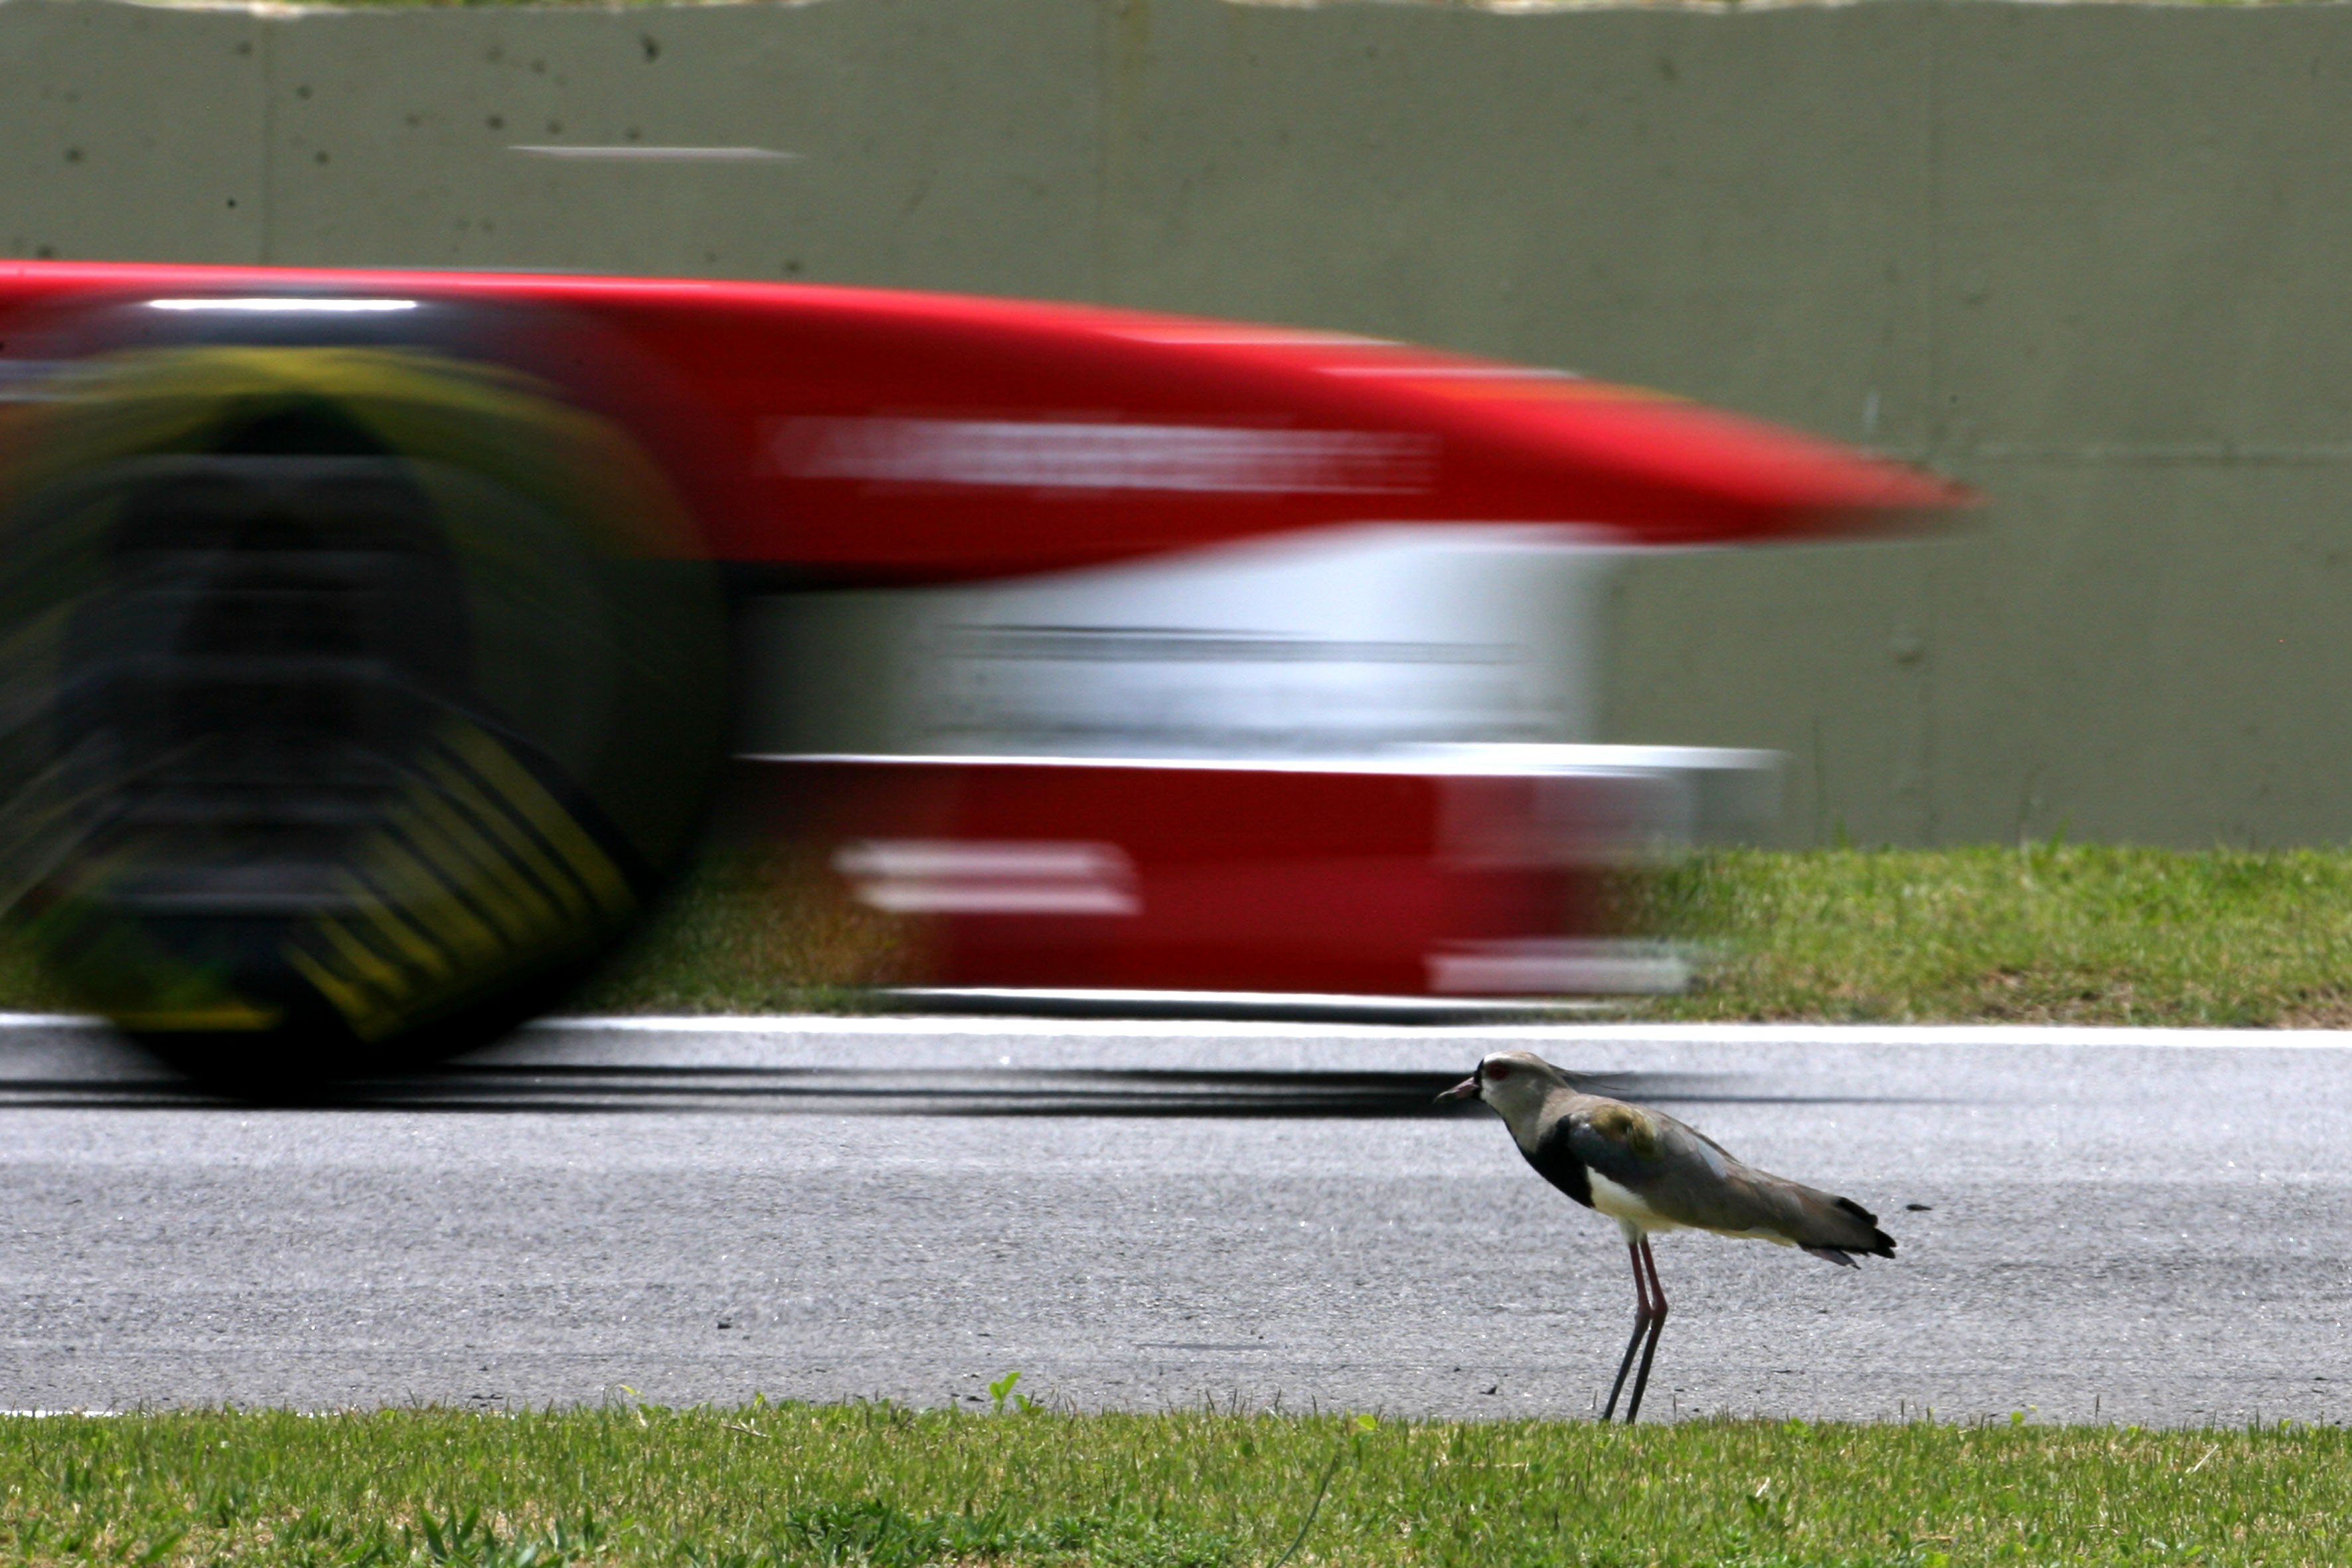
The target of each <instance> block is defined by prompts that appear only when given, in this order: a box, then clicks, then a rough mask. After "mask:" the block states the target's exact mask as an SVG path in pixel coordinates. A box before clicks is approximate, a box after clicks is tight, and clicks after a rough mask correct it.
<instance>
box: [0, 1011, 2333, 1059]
mask: <svg viewBox="0 0 2352 1568" xmlns="http://www.w3.org/2000/svg"><path fill="white" fill-rule="evenodd" d="M100 1026H101V1024H100V1020H98V1019H96V1018H88V1017H80V1016H75V1015H71V1014H58V1013H0V1031H5V1030H13V1029H90V1028H98V1027H100ZM530 1028H532V1029H534V1030H559V1031H563V1032H566V1033H614V1034H649V1035H800V1036H810V1035H818V1036H824V1035H839V1036H869V1037H875V1036H880V1037H888V1036H910V1035H928V1036H933V1037H940V1036H961V1037H983V1038H984V1037H1003V1038H1007V1039H1035V1038H1055V1039H1088V1038H1096V1039H1154V1038H1160V1039H1253V1040H1264V1039H1286V1038H1294V1037H1327V1038H1331V1037H1353V1038H1359V1039H1370V1038H1378V1039H1386V1040H1422V1039H1480V1040H1499V1039H1513V1040H1518V1039H1524V1040H1539V1041H1540V1040H1554V1041H1558V1040H1589V1041H1629V1042H1631V1041H1643V1042H1649V1043H1652V1044H1657V1045H1712V1046H1735V1045H1754V1046H1811V1045H1820V1046H1862V1045H1885V1046H2008V1047H2051V1046H2065V1047H2091V1046H2108V1047H2133V1048H2137V1049H2143V1050H2145V1049H2151V1048H2159V1049H2171V1050H2254V1051H2340V1050H2352V1029H2170V1028H2124V1027H2114V1026H2085V1025H2067V1024H1580V1023H1577V1022H1575V1021H1573V1020H1570V1021H1567V1022H1562V1023H1550V1024H1360V1023H1349V1022H1335V1023H1328V1024H1327V1023H1313V1022H1300V1021H1297V1020H1291V1019H1284V1020H1268V1021H1260V1020H1253V1019H1226V1018H1057V1017H1042V1018H1036V1017H1032V1018H1013V1017H990V1016H976V1015H972V1014H947V1015H942V1016H936V1017H929V1016H918V1015H908V1014H888V1015H860V1014H832V1013H776V1014H751V1015H729V1016H714V1015H709V1014H694V1015H687V1016H677V1017H658V1016H642V1017H636V1016H632V1017H604V1018H541V1019H540V1020H539V1021H538V1022H536V1023H534V1024H532V1025H530Z"/></svg>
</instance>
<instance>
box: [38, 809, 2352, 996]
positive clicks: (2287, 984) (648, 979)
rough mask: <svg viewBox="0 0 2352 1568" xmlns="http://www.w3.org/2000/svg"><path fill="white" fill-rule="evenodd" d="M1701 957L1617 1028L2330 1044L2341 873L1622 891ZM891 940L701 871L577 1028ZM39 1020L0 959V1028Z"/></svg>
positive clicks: (2047, 873)
mask: <svg viewBox="0 0 2352 1568" xmlns="http://www.w3.org/2000/svg"><path fill="white" fill-rule="evenodd" d="M1622 896H1623V900H1624V904H1625V914H1626V918H1627V920H1628V921H1629V922H1631V923H1633V924H1634V925H1636V926H1638V927H1641V928H1643V929H1646V930H1650V931H1658V932H1661V933H1664V934H1668V935H1672V936H1675V937H1678V938H1681V939H1684V940H1685V941H1688V942H1693V943H1695V944H1696V945H1697V946H1698V947H1700V948H1701V949H1702V950H1704V951H1706V952H1709V953H1711V954H1712V955H1713V956H1712V959H1711V961H1710V962H1708V963H1706V965H1705V966H1704V967H1703V970H1702V973H1701V975H1700V979H1699V983H1698V984H1696V986H1695V987H1694V988H1693V989H1692V990H1691V991H1690V992H1689V993H1688V994H1684V995H1681V996H1673V997H1664V998H1659V999H1656V1000H1652V1001H1643V1002H1639V1003H1631V1004H1628V1005H1625V1006H1624V1007H1623V1008H1622V1009H1621V1011H1622V1014H1623V1016H1629V1017H1643V1018H1669V1019H1690V1020H1706V1019H1768V1020H1769V1019H1778V1020H1795V1019H1823V1020H1830V1021H1850V1022H1917V1023H1933V1022H1983V1021H1991V1022H2018V1023H2031V1022H2062V1023H2076V1024H2143V1025H2149V1024H2153V1025H2208V1026H2239V1027H2269V1026H2316V1025H2327V1026H2352V850H2342V849H2292V850H2277V851H2259V852H2258V851H2242V850H2225V849H2212V850H2198V851H2189V850H2175V849H2148V848H2137V847H2128V846H2111V845H2046V844H2045V845H2029V846H2026V847H2021V848H2013V847H1969V848H1958V849H1829V850H1812V851H1799V852H1777V851H1764V850H1738V851H1729V852H1725V853H1721V854H1716V855H1710V856H1705V857H1701V858H1696V859H1693V860H1690V861H1688V862H1685V864H1683V865H1682V866H1680V867H1677V868H1675V869H1673V870H1671V871H1668V872H1665V873H1664V874H1662V875H1659V876H1656V877H1653V878H1649V879H1643V880H1640V881H1635V882H1630V883H1628V884H1627V885H1626V886H1625V888H1624V889H1623V894H1622ZM904 941H905V927H904V926H903V925H902V924H901V923H900V922H898V921H893V920H891V919H889V918H888V917H886V916H882V915H878V914H876V913H874V912H873V911H871V910H860V909H858V908H856V907H854V906H851V905H849V904H848V903H846V902H845V900H843V899H842V898H841V897H840V895H839V893H838V891H837V889H834V888H833V886H832V883H831V882H830V880H829V879H827V878H826V877H825V876H824V874H823V873H822V871H821V869H820V868H815V867H814V866H813V865H811V864H810V863H808V862H807V861H806V859H805V858H804V857H802V856H799V855H797V854H795V853H794V852H793V851H792V850H790V849H788V848H761V849H756V850H751V849H746V850H737V851H732V852H730V853H727V854H722V855H719V856H715V857H713V858H711V859H710V861H709V863H708V864H707V865H706V866H705V867H704V868H703V869H702V871H701V872H700V873H699V874H698V876H697V877H696V878H695V879H693V880H692V881H691V882H690V883H689V884H688V886H687V887H686V888H685V889H682V890H681V892H680V893H679V895H678V896H677V898H675V899H673V900H671V901H670V902H669V903H668V904H667V906H666V907H665V908H664V909H663V910H661V911H660V912H659V914H658V915H657V916H656V919H655V920H654V921H653V922H652V924H651V926H650V927H649V928H648V930H647V931H646V935H645V937H644V939H643V940H642V941H640V942H638V943H637V944H636V945H635V948H634V949H633V950H632V951H631V952H629V953H627V954H626V955H625V957H624V958H623V960H622V961H621V962H620V963H616V964H615V965H614V966H613V967H612V969H611V970H609V971H608V972H607V973H605V974H604V975H603V976H602V977H601V978H600V979H599V980H598V981H597V982H596V983H595V984H593V986H591V987H590V988H589V990H588V991H587V992H586V993H584V994H583V995H581V996H580V997H579V998H577V999H576V1001H575V1003H574V1004H573V1005H574V1007H575V1008H576V1009H578V1010H581V1011H588V1012H609V1013H765V1012H790V1011H804V1010H815V1011H841V1010H846V1009H854V1008H856V1007H857V1006H859V1005H861V1003H860V992H859V990H858V988H859V987H861V986H864V985H869V984H881V983H887V982H889V981H891V980H893V979H896V978H898V977H900V975H901V974H902V973H906V972H907V963H906V958H907V954H906V950H905V947H904V945H903V943H904ZM58 1005H61V1004H60V999H59V998H58V996H57V995H56V994H54V992H53V991H52V990H51V989H50V988H49V987H48V986H47V984H45V983H44V981H43V980H42V977H41V976H40V974H39V973H38V972H37V970H36V969H35V968H34V966H33V965H32V964H31V963H29V962H27V961H26V955H25V954H24V952H22V950H21V948H20V947H18V946H16V945H13V944H11V943H9V942H5V940H0V1008H9V1009H20V1010H34V1011H39V1010H47V1009H49V1008H54V1007H57V1006H58Z"/></svg>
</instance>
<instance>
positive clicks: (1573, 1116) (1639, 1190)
mask: <svg viewBox="0 0 2352 1568" xmlns="http://www.w3.org/2000/svg"><path fill="white" fill-rule="evenodd" d="M1549 1136H1550V1137H1551V1138H1558V1139H1559V1140H1560V1141H1561V1142H1562V1144H1563V1145H1564V1147H1565V1149H1566V1150H1567V1151H1568V1152H1570V1153H1572V1154H1573V1155H1574V1156H1575V1157H1576V1158H1577V1160H1579V1161H1580V1163H1582V1164H1583V1165H1584V1166H1585V1167H1586V1169H1588V1170H1590V1171H1591V1172H1594V1173H1598V1174H1600V1175H1602V1176H1605V1177H1607V1178H1608V1179H1609V1180H1610V1181H1612V1182H1614V1183H1616V1184H1618V1185H1619V1186H1622V1187H1623V1188H1625V1189H1627V1190H1628V1191H1629V1192H1633V1193H1634V1194H1638V1195H1639V1196H1640V1197H1641V1199H1642V1201H1643V1203H1645V1204H1647V1205H1649V1206H1650V1207H1651V1208H1653V1209H1654V1210H1655V1211H1656V1212H1657V1213H1658V1214H1659V1215H1662V1216H1664V1217H1665V1218H1668V1219H1671V1220H1674V1221H1675V1223H1677V1224H1679V1225H1686V1226H1694V1227H1696V1228H1697V1229H1700V1230H1713V1231H1721V1232H1724V1233H1727V1234H1729V1235H1733V1236H1764V1237H1777V1238H1779V1239H1780V1240H1784V1241H1787V1242H1790V1243H1792V1244H1793V1245H1795V1246H1798V1247H1806V1248H1808V1249H1816V1248H1818V1249H1824V1250H1832V1251H1839V1252H1865V1253H1874V1254H1876V1255H1877V1256H1879V1257H1882V1258H1892V1257H1893V1256H1894V1255H1895V1242H1894V1239H1893V1238H1892V1237H1889V1236H1888V1235H1887V1234H1886V1233H1885V1231H1883V1230H1880V1229H1879V1228H1878V1224H1877V1216H1875V1215H1873V1214H1871V1213H1870V1211H1869V1210H1867V1209H1865V1208H1864V1207H1863V1206H1862V1205H1859V1204H1857V1203H1855V1202H1854V1201H1853V1199H1851V1198H1842V1197H1838V1196H1836V1195H1835V1194H1830V1193H1824V1192H1820V1191H1817V1190H1816V1189H1814V1188H1811V1187H1808V1186H1804V1185H1801V1184H1799V1183H1796V1182H1791V1181H1789V1180H1787V1179H1786V1178H1784V1177H1780V1176H1775V1175H1773V1174H1771V1173H1769V1172H1765V1171H1759V1170H1757V1169H1756V1168H1755V1167H1754V1166H1752V1165H1747V1164H1743V1163H1740V1162H1739V1161H1738V1160H1737V1159H1735V1158H1733V1157H1732V1155H1731V1154H1730V1153H1728V1152H1727V1151H1726V1150H1725V1149H1724V1147H1723V1145H1721V1144H1720V1143H1717V1142H1715V1140H1713V1139H1712V1138H1709V1137H1707V1136H1706V1134H1705V1133H1703V1132H1701V1131H1698V1129H1696V1128H1695V1127H1692V1126H1690V1125H1689V1124H1688V1123H1686V1122H1683V1121H1676V1120H1675V1118H1673V1117H1671V1116H1668V1115H1666V1114H1665V1113H1664V1111H1658V1110H1649V1109H1648V1108H1647V1107H1644V1106H1637V1105H1626V1104H1623V1103H1622V1102H1621V1101H1618V1100H1599V1099H1590V1098H1587V1099H1581V1100H1579V1101H1578V1102H1577V1103H1575V1104H1574V1105H1573V1106H1572V1107H1571V1108H1570V1110H1568V1111H1567V1112H1566V1113H1564V1114H1563V1115H1562V1116H1561V1117H1560V1118H1559V1121H1557V1122H1556V1123H1554V1125H1553V1126H1552V1128H1551V1129H1550V1132H1549ZM1547 1142H1549V1139H1548V1140H1547Z"/></svg>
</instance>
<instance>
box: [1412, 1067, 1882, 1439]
mask: <svg viewBox="0 0 2352 1568" xmlns="http://www.w3.org/2000/svg"><path fill="white" fill-rule="evenodd" d="M1474 1096H1475V1098H1477V1099H1479V1100H1485V1101H1486V1103H1487V1104H1488V1105H1491V1106H1493V1107H1494V1108H1495V1110H1496V1113H1497V1114H1498V1115H1500V1116H1501V1117H1502V1119H1503V1125H1505V1126H1506V1127H1508V1128H1509V1129H1510V1130H1511V1137H1512V1139H1513V1140H1514V1141H1516V1142H1517V1144H1518V1146H1519V1152H1520V1153H1522V1154H1525V1155H1526V1156H1527V1157H1528V1164H1530V1165H1533V1166H1534V1167H1535V1168H1536V1173H1537V1174H1538V1175H1539V1176H1541V1177H1543V1179H1544V1180H1545V1181H1547V1182H1549V1183H1550V1184H1552V1185H1553V1186H1555V1187H1558V1188H1559V1190H1560V1191H1561V1192H1563V1193H1566V1194H1568V1195H1569V1196H1570V1197H1572V1198H1574V1199H1575V1200H1576V1201H1577V1202H1578V1203H1580V1204H1582V1205H1584V1206H1585V1207H1586V1208H1589V1209H1595V1210H1598V1211H1599V1212H1600V1213H1601V1214H1605V1215H1608V1216H1609V1217H1610V1218H1611V1219H1613V1220H1615V1221H1616V1222H1617V1224H1618V1226H1620V1227H1621V1228H1622V1230H1623V1231H1624V1233H1625V1246H1626V1247H1627V1249H1628V1250H1629V1251H1630V1252H1631V1253H1632V1254H1633V1338H1632V1339H1630V1340H1627V1341H1626V1342H1625V1356H1624V1359H1623V1360H1622V1361H1621V1362H1619V1363H1617V1381H1616V1382H1615V1383H1614V1384H1611V1385H1610V1389H1609V1405H1608V1408H1607V1409H1605V1410H1603V1411H1602V1412H1601V1419H1602V1420H1603V1421H1606V1420H1608V1419H1609V1418H1610V1417H1611V1416H1612V1415H1616V1413H1617V1395H1618V1394H1620V1393H1622V1391H1623V1390H1624V1387H1625V1373H1626V1372H1627V1371H1628V1370H1629V1369H1631V1368H1632V1366H1633V1352H1634V1351H1636V1350H1637V1349H1638V1350H1640V1351H1641V1352H1642V1370H1641V1372H1640V1373H1638V1374H1636V1375H1635V1377H1634V1379H1633V1401H1632V1402H1631V1403H1630V1404H1628V1405H1626V1406H1625V1420H1626V1423H1627V1424H1628V1425H1631V1424H1632V1423H1633V1418H1634V1417H1635V1416H1636V1415H1640V1414H1641V1410H1642V1390H1643V1389H1644V1388H1646V1387H1648V1386H1649V1383H1650V1362H1651V1359H1652V1358H1653V1357H1654V1356H1655V1355H1656V1354H1657V1353H1658V1331H1660V1330H1661V1329H1663V1328H1664V1327H1665V1322H1666V1292H1665V1289H1664V1287H1663V1286H1661V1285H1660V1284H1659V1283H1658V1260H1657V1259H1656V1258H1654V1257H1653V1256H1651V1253H1650V1233H1651V1232H1652V1231H1654V1230H1711V1231H1713V1232H1715V1233H1716V1235H1717V1236H1738V1237H1754V1238H1755V1239H1756V1240H1759V1241H1772V1242H1778V1243H1780V1245H1781V1246H1782V1247H1802V1248H1803V1249H1804V1250H1805V1251H1807V1252H1810V1253H1811V1254H1812V1255H1813V1256H1814V1257H1815V1258H1822V1259H1823V1260H1824V1261H1826V1262H1830V1263H1836V1264H1840V1265H1843V1267H1845V1268H1853V1266H1854V1262H1853V1256H1852V1255H1853V1254H1854V1253H1857V1252H1861V1253H1867V1254H1870V1255H1871V1256H1873V1257H1876V1258H1892V1257H1894V1256H1895V1238H1894V1237H1891V1236H1889V1235H1887V1234H1886V1233H1885V1231H1883V1230H1881V1229H1879V1228H1878V1216H1877V1215H1874V1214H1872V1213H1871V1212H1870V1211H1869V1210H1868V1209H1866V1208H1864V1207H1863V1206H1862V1205H1860V1204H1858V1203H1855V1202H1854V1201H1853V1199H1852V1198H1841V1197H1835V1196H1832V1194H1828V1193H1824V1192H1819V1191H1816V1190H1815V1189H1813V1188H1811V1187H1803V1186H1799V1185H1798V1184H1796V1183H1794V1182H1791V1181H1788V1180H1785V1179H1783V1178H1781V1177H1780V1176H1775V1175H1770V1174H1769V1173H1765V1172H1763V1171H1759V1170H1758V1169H1756V1167H1754V1166H1753V1165H1743V1164H1741V1163H1739V1162H1738V1160H1736V1159H1734V1158H1732V1156H1731V1152H1730V1151H1728V1150H1727V1149H1726V1148H1724V1146H1723V1145H1722V1144H1720V1143H1717V1142H1716V1141H1715V1140H1714V1139H1712V1138H1709V1137H1708V1136H1707V1135H1706V1133H1704V1132H1701V1131H1699V1130H1698V1129H1696V1127H1691V1126H1688V1125H1686V1124H1685V1123H1683V1122H1680V1121H1675V1119H1674V1118H1673V1117H1671V1116H1668V1115H1666V1114H1664V1112H1663V1111H1657V1110H1648V1109H1646V1108H1644V1107H1643V1106H1638V1105H1627V1104H1625V1103H1624V1102H1623V1101H1622V1100H1608V1099H1604V1098H1602V1097H1601V1096H1600V1095H1597V1094H1586V1093H1585V1092H1583V1091H1582V1090H1581V1089H1578V1088H1577V1086H1576V1084H1575V1082H1574V1081H1573V1080H1572V1079H1570V1077H1569V1075H1568V1074H1566V1073H1564V1072H1562V1071H1560V1070H1559V1068H1556V1067H1554V1066H1552V1065H1551V1063H1549V1062H1548V1061H1546V1060H1544V1059H1543V1058H1541V1057H1538V1056H1536V1055H1534V1054H1532V1053H1531V1052H1528V1051H1496V1053H1495V1054H1494V1055H1492V1056H1490V1057H1488V1058H1486V1060H1484V1061H1482V1062H1480V1063H1479V1064H1478V1070H1477V1071H1476V1072H1475V1073H1472V1074H1471V1075H1470V1076H1469V1077H1468V1078H1465V1079H1463V1080H1462V1081H1461V1082H1460V1083H1457V1084H1455V1085H1454V1087H1453V1088H1452V1089H1447V1090H1446V1091H1445V1092H1444V1094H1441V1095H1439V1096H1438V1097H1437V1098H1438V1099H1440V1100H1469V1099H1471V1098H1473V1097H1474Z"/></svg>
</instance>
